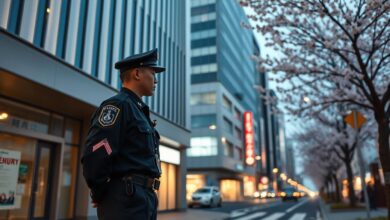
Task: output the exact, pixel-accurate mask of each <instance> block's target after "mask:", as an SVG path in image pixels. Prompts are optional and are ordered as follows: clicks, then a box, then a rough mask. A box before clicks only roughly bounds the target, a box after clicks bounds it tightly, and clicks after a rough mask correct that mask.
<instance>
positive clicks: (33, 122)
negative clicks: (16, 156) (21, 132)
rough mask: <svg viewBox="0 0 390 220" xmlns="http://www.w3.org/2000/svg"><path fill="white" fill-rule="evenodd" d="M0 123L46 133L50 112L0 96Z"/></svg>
mask: <svg viewBox="0 0 390 220" xmlns="http://www.w3.org/2000/svg"><path fill="white" fill-rule="evenodd" d="M0 115H1V117H0V123H1V124H5V125H7V126H11V127H15V128H20V129H26V130H30V131H35V132H40V133H45V134H47V133H48V131H49V122H50V113H49V112H46V111H41V110H38V109H36V108H33V107H29V106H26V105H23V104H19V103H16V102H13V101H10V100H6V99H2V98H0Z"/></svg>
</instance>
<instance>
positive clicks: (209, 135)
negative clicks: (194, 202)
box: [187, 0, 261, 201]
mask: <svg viewBox="0 0 390 220" xmlns="http://www.w3.org/2000/svg"><path fill="white" fill-rule="evenodd" d="M241 21H247V17H246V14H245V12H244V10H243V8H241V7H240V5H239V3H238V2H237V1H223V0H205V1H197V0H192V1H191V128H192V137H191V147H190V148H189V149H188V151H187V157H188V160H187V167H188V175H187V198H188V199H190V195H191V193H192V192H193V191H194V190H196V188H199V187H201V186H204V185H214V186H218V187H220V190H221V193H222V197H223V199H224V201H229V200H230V201H235V200H239V199H241V198H243V197H245V196H252V195H253V193H254V192H255V191H256V190H257V183H258V178H257V172H256V170H258V169H260V167H261V163H260V162H258V161H257V160H256V159H259V158H260V157H258V156H260V135H259V134H260V131H259V129H260V127H259V118H260V116H259V111H258V109H259V97H258V92H257V91H256V90H255V85H256V84H258V83H259V80H260V79H259V76H258V73H257V70H256V63H255V62H254V61H253V60H252V59H251V57H252V56H253V55H258V54H259V53H260V49H259V46H258V44H257V41H256V40H255V38H254V34H253V32H252V30H247V29H243V28H242V27H241ZM244 125H245V126H244ZM256 156H257V157H256Z"/></svg>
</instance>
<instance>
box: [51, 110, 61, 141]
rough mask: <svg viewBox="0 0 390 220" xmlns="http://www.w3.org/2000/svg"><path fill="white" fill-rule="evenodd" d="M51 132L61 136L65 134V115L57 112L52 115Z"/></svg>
mask: <svg viewBox="0 0 390 220" xmlns="http://www.w3.org/2000/svg"><path fill="white" fill-rule="evenodd" d="M49 134H52V135H55V136H59V137H63V136H64V117H62V116H61V115H57V114H52V115H51V120H50V129H49Z"/></svg>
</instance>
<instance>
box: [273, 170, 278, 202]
mask: <svg viewBox="0 0 390 220" xmlns="http://www.w3.org/2000/svg"><path fill="white" fill-rule="evenodd" d="M278 172H279V169H278V168H276V167H275V168H273V169H272V173H274V181H273V188H274V191H275V194H276V195H277V194H278V185H277V182H276V178H277V176H278V175H277V173H278Z"/></svg>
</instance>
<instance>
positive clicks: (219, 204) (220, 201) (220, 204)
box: [218, 199, 222, 207]
mask: <svg viewBox="0 0 390 220" xmlns="http://www.w3.org/2000/svg"><path fill="white" fill-rule="evenodd" d="M221 206H222V199H220V200H219V202H218V207H221Z"/></svg>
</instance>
